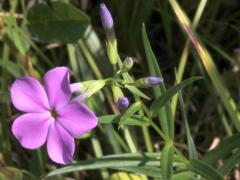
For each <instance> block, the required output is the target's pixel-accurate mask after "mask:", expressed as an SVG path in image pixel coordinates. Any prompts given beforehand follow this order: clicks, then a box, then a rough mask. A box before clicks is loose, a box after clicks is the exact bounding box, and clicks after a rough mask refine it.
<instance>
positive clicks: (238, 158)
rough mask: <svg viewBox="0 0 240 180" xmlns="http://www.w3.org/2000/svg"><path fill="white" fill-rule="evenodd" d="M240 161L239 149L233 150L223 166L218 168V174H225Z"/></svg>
mask: <svg viewBox="0 0 240 180" xmlns="http://www.w3.org/2000/svg"><path fill="white" fill-rule="evenodd" d="M239 162H240V150H238V151H237V152H234V154H233V155H232V156H230V157H229V158H228V159H227V160H226V161H224V164H223V166H222V167H221V168H220V169H219V172H220V174H222V175H227V174H228V173H230V171H231V170H232V169H233V168H234V167H235V166H236V165H237V164H238V163H239Z"/></svg>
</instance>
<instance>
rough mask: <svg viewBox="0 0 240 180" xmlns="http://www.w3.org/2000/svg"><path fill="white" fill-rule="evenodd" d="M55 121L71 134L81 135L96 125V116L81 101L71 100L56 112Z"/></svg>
mask: <svg viewBox="0 0 240 180" xmlns="http://www.w3.org/2000/svg"><path fill="white" fill-rule="evenodd" d="M57 121H58V122H59V123H60V124H61V125H62V126H63V127H64V128H65V129H66V130H67V131H68V132H69V133H70V134H71V135H73V136H81V135H82V134H84V133H85V132H87V131H90V130H91V129H93V128H95V127H96V126H97V117H96V116H95V114H94V113H93V112H92V111H91V110H90V109H88V107H87V106H85V105H84V104H83V103H81V102H77V101H72V102H71V103H70V104H68V105H66V106H65V107H64V108H62V109H61V110H60V111H59V112H58V117H57Z"/></svg>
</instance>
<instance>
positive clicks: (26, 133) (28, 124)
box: [12, 113, 51, 149]
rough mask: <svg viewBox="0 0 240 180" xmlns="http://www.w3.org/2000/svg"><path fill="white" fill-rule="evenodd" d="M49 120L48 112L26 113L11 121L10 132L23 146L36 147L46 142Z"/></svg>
mask: <svg viewBox="0 0 240 180" xmlns="http://www.w3.org/2000/svg"><path fill="white" fill-rule="evenodd" d="M50 122H51V115H50V113H26V114H23V115H22V116H19V117H18V118H17V119H16V120H15V121H14V122H13V125H12V132H13V134H14V136H15V137H16V138H17V139H18V141H19V142H20V143H21V145H22V146H23V147H25V148H28V149H37V148H39V147H41V146H42V145H43V144H44V143H45V142H46V139H47V134H48V129H49V125H50Z"/></svg>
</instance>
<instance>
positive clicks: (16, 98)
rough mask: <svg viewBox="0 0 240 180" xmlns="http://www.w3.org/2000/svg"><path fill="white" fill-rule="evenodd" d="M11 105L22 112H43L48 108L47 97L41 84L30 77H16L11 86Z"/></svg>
mask: <svg viewBox="0 0 240 180" xmlns="http://www.w3.org/2000/svg"><path fill="white" fill-rule="evenodd" d="M10 93H11V99H12V103H13V105H14V106H15V107H16V108H17V109H18V110H20V111H23V112H44V111H46V110H47V109H49V103H48V98H47V95H46V92H45V90H44V88H43V87H42V85H41V84H40V83H39V82H38V81H37V80H36V79H34V78H32V77H21V78H18V79H17V80H16V81H14V83H13V84H12V86H11V90H10Z"/></svg>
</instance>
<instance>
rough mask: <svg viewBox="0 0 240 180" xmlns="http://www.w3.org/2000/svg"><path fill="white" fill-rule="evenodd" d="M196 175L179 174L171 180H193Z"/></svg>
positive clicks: (186, 172)
mask: <svg viewBox="0 0 240 180" xmlns="http://www.w3.org/2000/svg"><path fill="white" fill-rule="evenodd" d="M194 176H195V173H193V172H191V171H183V172H177V173H175V174H174V175H173V176H172V179H171V180H193V179H194V178H193V177H194Z"/></svg>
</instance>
